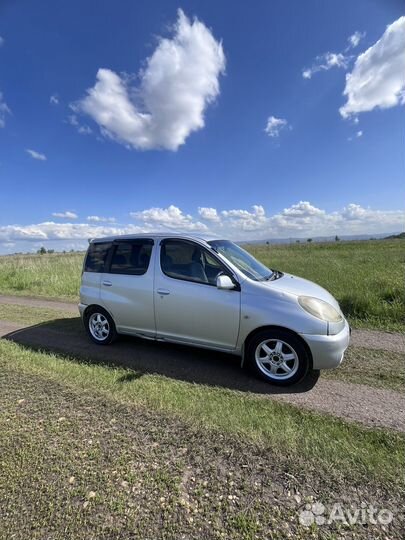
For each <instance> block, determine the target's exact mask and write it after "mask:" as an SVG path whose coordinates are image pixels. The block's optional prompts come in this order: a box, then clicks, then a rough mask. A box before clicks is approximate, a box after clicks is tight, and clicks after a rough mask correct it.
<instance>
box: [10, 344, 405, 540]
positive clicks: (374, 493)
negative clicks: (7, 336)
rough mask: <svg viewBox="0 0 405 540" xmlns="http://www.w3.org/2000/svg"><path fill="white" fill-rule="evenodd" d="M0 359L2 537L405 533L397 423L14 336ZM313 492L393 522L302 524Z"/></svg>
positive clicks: (394, 535) (278, 536)
mask: <svg viewBox="0 0 405 540" xmlns="http://www.w3.org/2000/svg"><path fill="white" fill-rule="evenodd" d="M0 368H1V373H2V377H1V378H0V392H1V394H2V396H3V398H2V400H3V401H2V408H1V411H0V429H1V433H2V437H1V438H0V456H1V457H0V460H1V471H2V472H1V475H0V511H1V513H2V519H1V520H0V537H1V538H17V539H20V538H21V539H22V538H27V537H29V538H30V539H32V540H34V539H42V538H44V537H46V538H52V539H61V540H62V539H63V540H67V539H70V538H72V539H79V538H80V539H81V538H103V539H104V538H105V539H107V538H123V539H124V538H125V539H126V538H128V539H130V538H142V539H147V538H151V539H152V538H165V539H175V538H179V537H181V535H183V537H187V538H207V539H211V538H212V539H221V538H235V539H241V540H242V539H243V540H253V539H261V538H272V539H280V540H281V539H285V538H289V537H292V538H299V539H306V538H324V539H325V540H326V539H327V540H333V539H336V540H337V539H338V538H349V537H350V538H359V539H360V538H361V539H366V538H367V539H368V538H370V537H373V538H381V539H383V538H388V537H390V538H399V535H400V534H401V533H400V531H401V528H402V522H401V518H400V515H399V514H398V511H399V510H398V509H399V508H400V505H401V501H402V497H403V484H402V479H401V477H400V475H398V471H399V470H403V467H404V465H405V463H404V452H403V443H404V438H403V437H402V436H401V435H399V434H395V433H388V432H384V431H382V430H371V429H366V428H362V427H360V426H357V425H356V424H347V423H345V422H343V421H341V420H338V419H335V418H333V417H330V416H325V415H320V414H317V413H312V412H308V411H302V410H299V409H297V408H295V407H293V406H289V405H286V404H280V403H277V402H275V401H272V400H263V399H260V398H259V397H255V396H254V395H251V394H245V393H240V392H235V391H230V390H227V389H221V388H216V387H207V386H205V385H198V384H191V383H186V382H181V381H176V380H173V379H168V378H166V377H163V376H160V375H153V374H139V376H137V374H136V372H133V371H128V370H126V369H124V368H115V369H113V368H111V367H106V366H100V365H93V364H89V363H83V362H80V361H76V360H75V359H74V358H70V359H69V358H63V357H61V356H57V355H53V354H45V353H40V352H33V351H32V350H29V349H25V348H23V347H21V346H19V345H17V344H14V343H9V342H5V341H0ZM218 411H220V412H221V413H220V414H218ZM314 500H315V501H322V502H323V503H324V504H328V503H329V502H335V501H350V503H351V504H356V505H357V506H359V507H360V504H361V503H362V502H365V503H368V504H370V503H372V504H374V505H376V506H378V507H380V508H382V507H384V508H388V509H390V510H392V511H393V512H394V513H395V516H396V520H395V521H394V522H393V524H392V525H391V526H390V528H389V530H388V529H385V528H383V527H381V525H377V526H376V527H373V526H372V525H369V526H368V527H366V528H364V527H361V526H360V527H359V526H357V527H355V528H354V529H353V531H352V530H351V529H350V528H347V526H340V525H339V523H337V524H333V525H331V526H330V527H329V526H327V527H326V526H325V527H322V528H319V529H317V528H316V527H310V528H304V527H302V526H300V525H299V523H298V518H297V516H298V512H299V511H300V509H302V507H303V505H304V504H305V503H306V502H310V501H314ZM28 531H29V532H28ZM27 534H28V536H27ZM345 535H346V536H345ZM347 535H348V536H347Z"/></svg>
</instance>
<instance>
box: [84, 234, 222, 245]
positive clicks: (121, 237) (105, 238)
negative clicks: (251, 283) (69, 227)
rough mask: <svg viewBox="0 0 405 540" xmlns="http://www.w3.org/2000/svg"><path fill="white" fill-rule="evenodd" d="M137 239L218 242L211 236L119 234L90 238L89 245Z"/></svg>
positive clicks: (216, 238)
mask: <svg viewBox="0 0 405 540" xmlns="http://www.w3.org/2000/svg"><path fill="white" fill-rule="evenodd" d="M137 238H154V239H163V238H184V239H185V240H197V241H198V240H199V241H200V242H205V243H207V242H209V241H210V240H218V237H215V236H212V235H201V234H184V233H171V232H165V233H162V232H159V233H153V232H149V233H138V234H121V235H114V236H103V237H100V238H90V239H89V243H93V242H113V241H114V240H136V239H137Z"/></svg>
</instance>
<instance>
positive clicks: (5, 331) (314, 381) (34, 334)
mask: <svg viewBox="0 0 405 540" xmlns="http://www.w3.org/2000/svg"><path fill="white" fill-rule="evenodd" d="M0 303H1V304H18V305H27V306H31V307H46V308H52V307H54V308H55V309H57V310H65V311H67V312H71V313H72V312H77V306H76V304H73V303H69V302H60V301H52V300H44V299H37V298H26V297H12V296H4V295H0ZM0 337H6V338H7V339H11V340H13V341H15V342H17V343H20V344H22V345H26V346H30V347H33V348H35V349H42V350H49V351H55V352H58V353H62V354H66V355H71V356H75V357H78V358H84V359H86V360H90V361H92V362H97V363H107V364H114V365H122V366H126V367H129V368H132V369H135V370H136V371H137V372H141V374H143V373H159V374H161V375H165V376H167V377H171V378H176V379H179V380H184V381H189V382H195V383H199V384H207V385H215V386H222V387H226V388H231V389H234V390H239V391H241V392H252V393H255V394H257V395H258V396H261V397H264V398H271V399H277V400H280V401H283V402H288V403H291V404H294V405H297V406H299V407H305V408H308V409H311V410H316V411H319V412H323V413H328V414H332V415H334V416H337V417H340V418H343V419H345V420H351V421H355V422H360V423H362V424H364V425H366V426H369V427H385V428H390V429H394V430H398V431H402V432H405V396H404V395H403V394H401V393H399V392H395V391H391V390H385V389H377V388H372V387H369V386H366V385H359V384H352V383H348V382H343V381H331V380H326V379H322V376H321V377H320V378H319V379H318V378H317V376H316V375H315V376H311V377H308V378H307V379H306V380H305V381H304V382H303V383H300V384H299V385H295V386H293V387H289V388H287V389H279V388H277V387H273V386H270V385H268V384H266V383H264V382H262V381H259V380H256V379H254V378H253V377H250V376H249V375H248V374H247V373H246V372H245V371H244V370H241V369H240V368H239V359H238V358H237V357H234V356H232V355H228V354H222V353H217V352H212V351H205V350H202V349H197V348H191V347H184V346H177V345H172V344H167V343H165V344H163V343H157V342H152V341H144V340H139V339H136V338H129V337H122V339H120V340H119V341H118V342H117V343H116V344H114V345H113V346H112V347H100V346H97V345H95V344H93V343H92V342H90V340H89V339H88V338H87V336H86V335H85V333H84V332H83V331H80V332H78V331H77V329H76V330H75V329H72V326H71V319H70V322H69V320H68V319H67V320H63V319H61V320H59V321H57V322H50V323H44V324H40V325H37V326H30V327H23V326H22V325H20V324H14V323H11V322H9V321H2V320H0ZM351 346H352V347H359V346H361V347H367V348H369V349H371V348H372V349H378V350H381V349H383V350H387V351H397V352H404V351H405V347H404V337H403V336H402V335H400V334H395V333H385V332H376V331H371V330H355V331H353V334H352V342H351Z"/></svg>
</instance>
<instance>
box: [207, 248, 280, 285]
mask: <svg viewBox="0 0 405 540" xmlns="http://www.w3.org/2000/svg"><path fill="white" fill-rule="evenodd" d="M208 243H209V244H210V246H211V247H212V248H213V249H215V251H217V252H218V253H220V254H221V255H222V256H223V257H225V259H228V261H229V262H230V263H232V264H233V265H234V266H236V268H237V269H238V270H240V271H241V272H243V273H244V274H245V276H247V277H248V278H250V279H254V280H255V281H265V280H267V279H270V278H271V276H272V275H273V271H272V270H270V268H267V266H264V264H262V263H261V262H259V261H258V260H257V259H255V258H254V257H253V256H252V255H250V253H248V252H247V251H245V250H244V249H242V248H241V247H239V246H237V245H236V244H234V243H233V242H230V241H229V240H211V241H210V242H208Z"/></svg>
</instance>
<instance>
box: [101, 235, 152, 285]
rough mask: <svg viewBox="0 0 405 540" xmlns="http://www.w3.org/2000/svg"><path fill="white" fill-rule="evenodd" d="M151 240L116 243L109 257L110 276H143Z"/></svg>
mask: <svg viewBox="0 0 405 540" xmlns="http://www.w3.org/2000/svg"><path fill="white" fill-rule="evenodd" d="M152 246H153V240H151V239H148V238H146V239H145V240H144V239H140V240H133V241H131V242H127V241H126V242H118V243H117V244H116V245H115V246H114V248H113V249H114V251H113V254H112V257H111V266H110V273H111V274H130V275H135V276H141V275H142V274H145V273H146V271H147V269H148V267H149V262H150V256H151V253H152Z"/></svg>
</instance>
